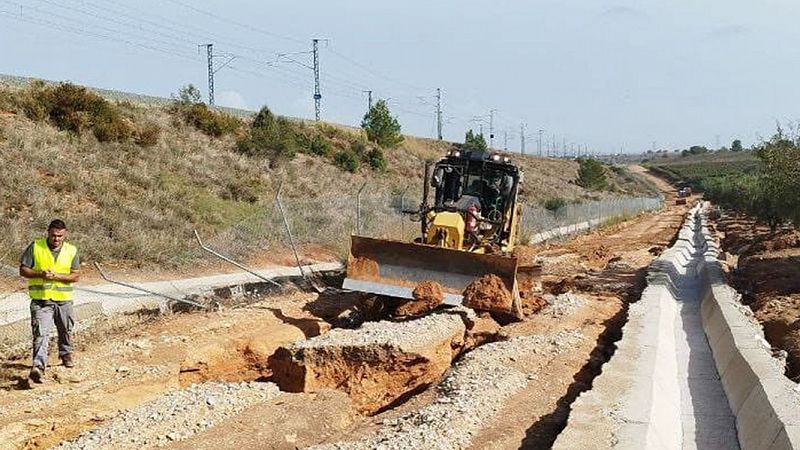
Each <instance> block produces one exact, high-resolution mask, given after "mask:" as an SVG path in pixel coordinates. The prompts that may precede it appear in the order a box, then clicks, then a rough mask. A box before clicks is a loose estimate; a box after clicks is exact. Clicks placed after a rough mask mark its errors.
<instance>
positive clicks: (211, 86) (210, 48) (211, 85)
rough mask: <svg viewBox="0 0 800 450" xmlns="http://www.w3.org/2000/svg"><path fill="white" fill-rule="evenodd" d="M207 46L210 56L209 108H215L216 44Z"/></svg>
mask: <svg viewBox="0 0 800 450" xmlns="http://www.w3.org/2000/svg"><path fill="white" fill-rule="evenodd" d="M205 46H206V53H207V54H208V106H214V44H205ZM201 47H202V45H201Z"/></svg>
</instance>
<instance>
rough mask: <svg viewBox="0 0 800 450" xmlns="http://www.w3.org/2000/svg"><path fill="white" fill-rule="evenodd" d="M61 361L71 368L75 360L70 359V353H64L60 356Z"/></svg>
mask: <svg viewBox="0 0 800 450" xmlns="http://www.w3.org/2000/svg"><path fill="white" fill-rule="evenodd" d="M61 363H62V364H64V367H67V368H70V369H71V368H73V367H75V362H73V361H72V355H64V356H63V357H62V358H61Z"/></svg>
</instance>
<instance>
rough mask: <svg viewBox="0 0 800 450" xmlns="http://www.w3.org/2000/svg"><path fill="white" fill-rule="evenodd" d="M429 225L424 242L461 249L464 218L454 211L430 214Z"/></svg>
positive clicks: (462, 245)
mask: <svg viewBox="0 0 800 450" xmlns="http://www.w3.org/2000/svg"><path fill="white" fill-rule="evenodd" d="M431 216H432V217H431V225H430V228H429V229H428V233H427V235H426V236H425V243H426V244H429V245H435V246H437V247H444V248H451V249H453V250H463V247H464V228H465V223H464V218H463V217H461V214H459V213H454V212H440V213H438V214H431Z"/></svg>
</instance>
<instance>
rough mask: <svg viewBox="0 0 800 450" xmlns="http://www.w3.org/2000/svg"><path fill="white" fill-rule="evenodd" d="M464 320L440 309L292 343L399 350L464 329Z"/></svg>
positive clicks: (296, 346) (301, 346)
mask: <svg viewBox="0 0 800 450" xmlns="http://www.w3.org/2000/svg"><path fill="white" fill-rule="evenodd" d="M464 329H465V325H464V320H463V319H462V318H461V316H459V315H458V314H454V313H449V312H443V313H437V314H431V315H428V316H425V317H422V318H420V319H416V320H410V321H407V322H388V321H380V322H366V323H364V324H363V325H362V326H361V327H360V328H358V329H355V330H347V329H341V328H337V329H334V330H331V331H330V332H328V333H326V334H323V335H321V336H317V337H314V338H312V339H308V340H305V341H298V342H295V343H293V344H292V345H291V348H292V349H297V350H300V349H312V348H324V347H362V346H369V345H390V346H392V347H395V348H400V349H405V350H407V349H414V348H420V347H426V346H429V345H430V343H431V342H439V341H441V340H444V339H447V338H448V337H450V336H452V335H453V332H454V330H461V331H464Z"/></svg>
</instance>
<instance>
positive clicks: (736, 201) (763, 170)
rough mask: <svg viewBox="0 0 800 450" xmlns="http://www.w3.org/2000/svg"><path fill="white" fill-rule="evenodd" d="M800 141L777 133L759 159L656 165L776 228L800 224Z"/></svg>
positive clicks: (669, 175) (662, 172)
mask: <svg viewBox="0 0 800 450" xmlns="http://www.w3.org/2000/svg"><path fill="white" fill-rule="evenodd" d="M798 144H800V142H798V141H797V140H795V139H787V138H786V137H784V136H782V135H780V134H779V135H777V136H775V137H774V138H772V139H771V140H770V141H769V142H766V143H764V144H763V145H762V146H761V147H760V148H758V149H757V150H755V152H754V153H753V156H754V158H742V159H736V160H728V161H713V160H703V161H692V162H688V161H687V162H682V163H672V164H661V165H654V166H652V167H651V170H653V171H654V172H656V173H658V174H660V175H662V176H664V177H665V178H667V179H668V180H670V181H671V182H673V183H674V184H676V185H686V186H691V187H692V189H693V190H696V191H699V192H703V193H704V194H705V198H707V199H709V200H711V201H713V202H714V203H716V204H718V205H719V206H722V207H723V208H726V209H732V210H738V211H741V212H745V213H747V214H749V215H751V216H753V217H756V218H758V219H760V220H762V221H764V222H766V223H768V224H769V225H770V226H771V227H772V228H773V229H774V228H775V227H777V226H778V225H780V224H783V223H793V224H795V225H796V224H798V223H800V196H799V195H798V192H800V177H798V174H800V145H798Z"/></svg>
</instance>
